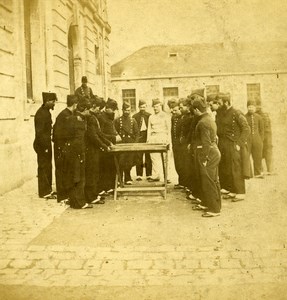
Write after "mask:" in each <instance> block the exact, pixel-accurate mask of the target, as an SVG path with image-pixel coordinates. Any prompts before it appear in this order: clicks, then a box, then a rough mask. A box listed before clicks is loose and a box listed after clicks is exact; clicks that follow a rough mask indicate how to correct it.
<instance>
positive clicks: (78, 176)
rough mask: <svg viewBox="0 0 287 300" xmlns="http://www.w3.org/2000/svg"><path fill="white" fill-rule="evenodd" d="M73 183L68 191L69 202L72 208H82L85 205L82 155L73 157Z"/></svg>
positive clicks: (83, 161)
mask: <svg viewBox="0 0 287 300" xmlns="http://www.w3.org/2000/svg"><path fill="white" fill-rule="evenodd" d="M73 166H74V176H73V179H74V183H73V185H72V186H71V188H70V189H69V192H68V193H69V200H70V206H71V207H72V208H82V207H83V206H84V205H85V203H86V199H85V160H84V155H83V156H81V157H75V161H74V164H73Z"/></svg>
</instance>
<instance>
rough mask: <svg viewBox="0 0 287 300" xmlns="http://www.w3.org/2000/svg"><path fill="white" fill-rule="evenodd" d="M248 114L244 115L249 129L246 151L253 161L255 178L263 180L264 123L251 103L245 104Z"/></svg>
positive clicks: (253, 103)
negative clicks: (247, 150)
mask: <svg viewBox="0 0 287 300" xmlns="http://www.w3.org/2000/svg"><path fill="white" fill-rule="evenodd" d="M247 109H248V112H247V114H246V115H245V117H246V120H247V122H248V125H249V127H250V135H249V138H248V149H249V153H250V155H251V156H252V159H253V170H254V177H255V178H263V174H262V152H263V140H264V122H263V119H262V118H261V116H260V115H258V114H257V113H256V112H255V111H256V104H255V102H253V101H248V102H247Z"/></svg>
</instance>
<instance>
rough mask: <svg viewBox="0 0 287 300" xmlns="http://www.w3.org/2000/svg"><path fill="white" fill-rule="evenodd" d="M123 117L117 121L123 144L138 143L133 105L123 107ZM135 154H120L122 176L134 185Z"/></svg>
mask: <svg viewBox="0 0 287 300" xmlns="http://www.w3.org/2000/svg"><path fill="white" fill-rule="evenodd" d="M122 111H123V115H122V116H121V117H119V118H117V119H115V128H116V130H117V132H118V134H119V135H120V137H121V139H122V143H137V142H138V139H139V129H138V124H137V121H136V120H135V119H134V118H133V117H132V116H131V105H130V104H129V103H127V102H124V103H123V106H122ZM135 161H136V157H135V154H134V153H132V152H129V153H128V154H120V157H119V167H120V172H121V176H123V175H124V183H125V184H132V178H131V168H132V167H133V166H134V165H135Z"/></svg>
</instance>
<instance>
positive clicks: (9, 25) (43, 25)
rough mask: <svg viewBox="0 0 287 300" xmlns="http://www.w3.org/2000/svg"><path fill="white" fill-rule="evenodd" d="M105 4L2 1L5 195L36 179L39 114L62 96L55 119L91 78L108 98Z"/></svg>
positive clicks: (0, 181)
mask: <svg viewBox="0 0 287 300" xmlns="http://www.w3.org/2000/svg"><path fill="white" fill-rule="evenodd" d="M106 7H107V6H106V0H0V40H1V44H0V82H1V84H0V124H1V127H0V128H1V131H0V159H1V164H0V193H3V192H5V191H7V190H10V189H11V188H13V187H15V186H17V185H19V184H20V183H22V182H23V181H25V180H26V179H28V178H31V177H32V176H36V174H37V168H36V154H35V153H34V151H33V147H32V144H33V139H34V118H33V116H34V114H35V112H36V110H37V109H38V108H39V107H40V105H41V104H42V92H43V91H53V92H56V93H57V96H58V99H59V101H58V103H57V104H56V107H55V111H54V112H53V118H54V117H55V116H56V115H57V113H58V112H59V111H60V110H61V109H63V107H65V102H66V96H67V94H70V93H73V92H74V90H75V89H76V88H77V87H78V86H80V84H81V76H82V75H86V76H87V77H88V80H89V86H91V87H92V89H93V92H94V94H97V95H99V96H104V97H107V95H108V89H109V86H108V83H109V80H110V67H109V56H108V50H109V33H110V31H111V28H110V26H109V24H108V21H107V8H106Z"/></svg>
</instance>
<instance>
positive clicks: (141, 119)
mask: <svg viewBox="0 0 287 300" xmlns="http://www.w3.org/2000/svg"><path fill="white" fill-rule="evenodd" d="M150 115H151V114H150V113H148V112H147V111H146V101H144V100H139V112H138V113H136V114H134V115H133V118H134V119H135V120H136V121H137V124H138V127H139V131H140V136H139V140H138V142H139V143H146V140H147V126H148V119H149V117H150ZM143 157H144V159H145V163H144V162H143ZM144 166H145V168H146V177H147V178H149V177H150V176H151V167H152V165H151V158H150V154H149V153H138V154H137V165H136V172H137V180H138V181H139V180H142V176H143V167H144Z"/></svg>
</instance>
